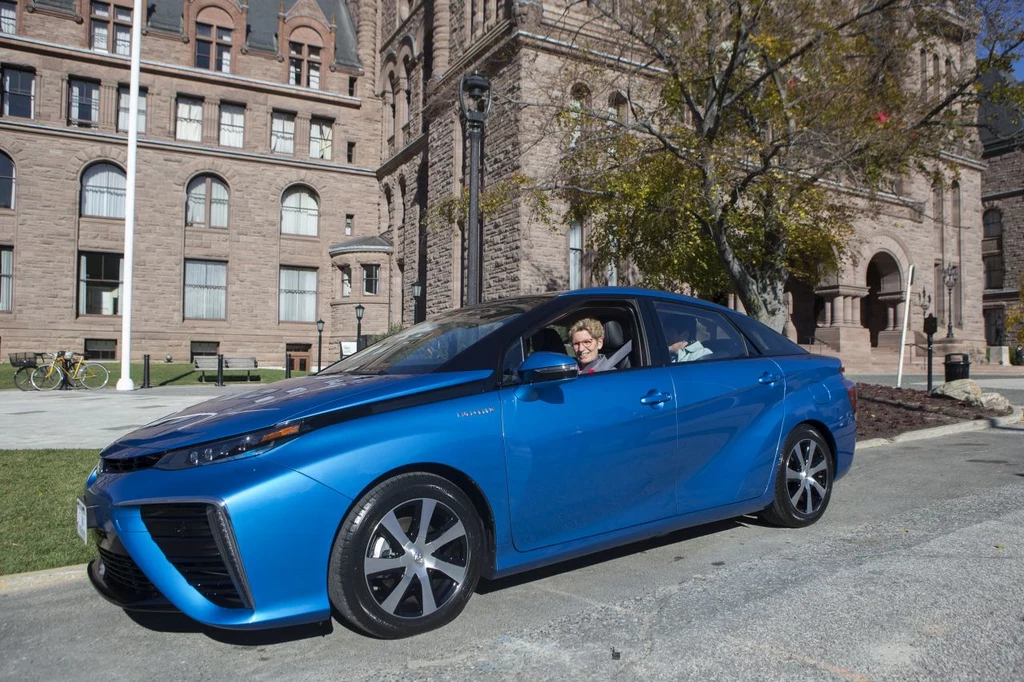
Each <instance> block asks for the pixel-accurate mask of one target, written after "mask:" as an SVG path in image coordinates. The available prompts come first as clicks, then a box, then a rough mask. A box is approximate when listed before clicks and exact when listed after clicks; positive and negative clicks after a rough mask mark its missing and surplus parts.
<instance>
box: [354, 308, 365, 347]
mask: <svg viewBox="0 0 1024 682" xmlns="http://www.w3.org/2000/svg"><path fill="white" fill-rule="evenodd" d="M365 310H366V307H365V306H363V304H362V303H357V304H356V352H357V353H358V352H359V351H360V349H361V346H362V343H363V312H364V311H365Z"/></svg>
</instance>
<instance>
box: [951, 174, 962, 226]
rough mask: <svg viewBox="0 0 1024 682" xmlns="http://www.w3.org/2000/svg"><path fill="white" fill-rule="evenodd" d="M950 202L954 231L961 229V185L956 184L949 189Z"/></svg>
mask: <svg viewBox="0 0 1024 682" xmlns="http://www.w3.org/2000/svg"><path fill="white" fill-rule="evenodd" d="M949 200H950V203H951V206H950V208H951V209H952V210H951V215H950V220H951V221H952V224H953V229H954V230H959V229H960V183H959V182H954V183H953V184H952V185H951V186H950V188H949Z"/></svg>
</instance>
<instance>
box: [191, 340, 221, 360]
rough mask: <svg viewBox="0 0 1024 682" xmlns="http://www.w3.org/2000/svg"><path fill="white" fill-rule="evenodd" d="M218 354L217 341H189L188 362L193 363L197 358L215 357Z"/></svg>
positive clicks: (218, 343) (218, 344)
mask: <svg viewBox="0 0 1024 682" xmlns="http://www.w3.org/2000/svg"><path fill="white" fill-rule="evenodd" d="M219 354H220V342H219V341H189V343H188V361H189V362H195V361H196V358H197V357H214V358H215V357H217V356H218V355H219Z"/></svg>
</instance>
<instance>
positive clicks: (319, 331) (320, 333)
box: [316, 320, 324, 372]
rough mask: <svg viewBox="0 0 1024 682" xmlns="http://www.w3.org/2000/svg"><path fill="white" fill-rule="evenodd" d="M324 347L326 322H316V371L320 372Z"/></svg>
mask: <svg viewBox="0 0 1024 682" xmlns="http://www.w3.org/2000/svg"><path fill="white" fill-rule="evenodd" d="M323 346H324V321H323V320H317V321H316V371H317V372H319V371H320V358H321V351H322V350H323Z"/></svg>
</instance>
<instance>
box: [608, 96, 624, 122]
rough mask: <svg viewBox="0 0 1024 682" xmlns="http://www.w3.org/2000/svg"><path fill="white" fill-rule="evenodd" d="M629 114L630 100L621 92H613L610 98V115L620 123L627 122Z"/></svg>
mask: <svg viewBox="0 0 1024 682" xmlns="http://www.w3.org/2000/svg"><path fill="white" fill-rule="evenodd" d="M628 114H629V102H627V101H626V97H625V96H624V95H623V94H622V93H621V92H613V93H612V96H611V97H609V98H608V117H609V118H610V119H612V120H615V121H618V122H619V123H625V122H626V119H627V117H628Z"/></svg>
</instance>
